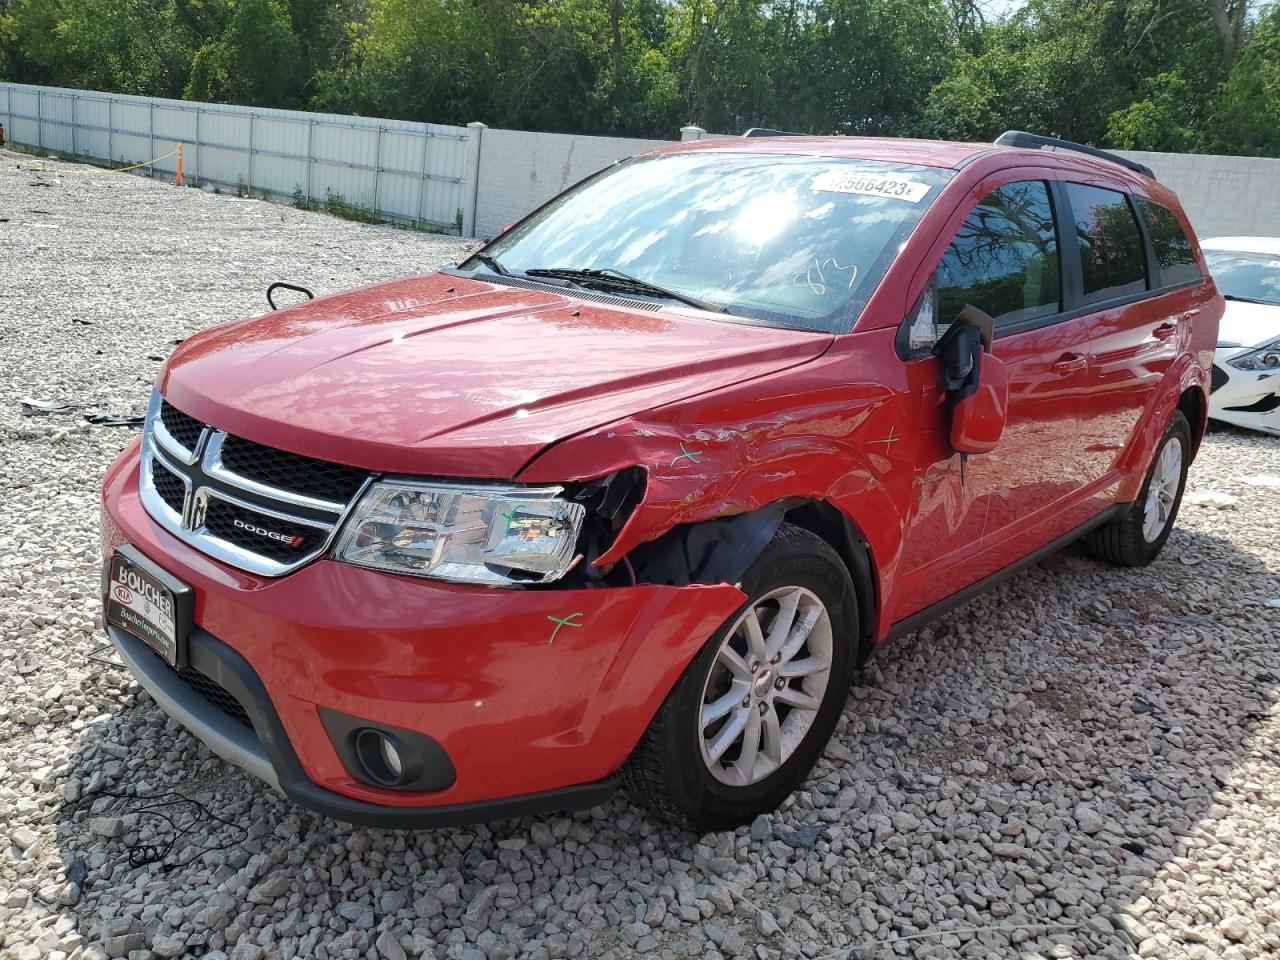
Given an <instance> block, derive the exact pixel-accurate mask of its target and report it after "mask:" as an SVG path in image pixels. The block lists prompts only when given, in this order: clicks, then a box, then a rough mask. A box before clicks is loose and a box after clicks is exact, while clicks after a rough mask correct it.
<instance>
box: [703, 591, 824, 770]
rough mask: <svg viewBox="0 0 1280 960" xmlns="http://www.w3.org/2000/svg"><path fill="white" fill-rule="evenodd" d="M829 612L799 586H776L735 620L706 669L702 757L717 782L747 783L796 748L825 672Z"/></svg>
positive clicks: (808, 723) (810, 722)
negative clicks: (708, 667)
mask: <svg viewBox="0 0 1280 960" xmlns="http://www.w3.org/2000/svg"><path fill="white" fill-rule="evenodd" d="M832 643H833V638H832V629H831V615H830V614H829V613H828V611H827V608H826V606H825V605H824V604H823V602H822V601H821V600H819V599H818V597H817V596H816V595H815V594H814V593H812V592H811V591H809V590H806V589H805V588H803V587H780V588H779V589H777V590H774V591H772V592H770V593H768V594H766V595H765V596H763V597H761V598H760V599H759V600H756V601H755V602H754V603H752V604H751V606H749V607H748V608H747V609H746V610H745V611H744V612H743V613H742V614H741V615H740V616H739V617H738V619H737V620H736V621H734V623H733V625H732V626H731V627H730V629H729V631H728V633H727V634H726V636H725V639H724V642H723V643H722V644H721V645H720V649H719V650H718V651H716V657H715V660H714V661H713V662H712V664H711V670H710V672H709V673H708V675H707V680H706V683H705V684H704V685H703V691H702V707H701V710H700V711H699V720H698V725H699V730H698V738H699V742H700V744H701V747H702V760H703V762H704V763H705V764H706V765H707V769H708V770H709V771H710V772H711V774H712V776H714V777H715V778H716V779H717V780H719V781H720V782H721V783H724V784H727V785H730V786H737V787H741V786H747V785H750V784H753V783H758V782H759V781H761V780H763V779H764V778H765V777H767V776H769V775H770V774H771V773H773V772H774V771H775V770H777V769H778V768H779V767H780V766H782V765H783V764H784V763H786V761H787V759H788V758H789V757H790V756H791V755H792V754H793V753H794V752H795V751H796V748H797V747H799V745H800V743H801V742H802V741H803V740H804V738H805V735H806V734H807V733H808V731H809V729H810V727H812V726H813V722H814V719H815V718H816V717H817V714H818V709H819V708H820V707H821V706H822V701H823V696H824V694H825V693H826V690H827V684H828V682H829V681H830V677H831V660H832Z"/></svg>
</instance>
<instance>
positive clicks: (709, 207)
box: [466, 152, 951, 333]
mask: <svg viewBox="0 0 1280 960" xmlns="http://www.w3.org/2000/svg"><path fill="white" fill-rule="evenodd" d="M950 177H951V172H950V171H945V170H937V169H933V168H929V167H919V166H913V165H909V164H890V163H882V162H873V161H868V160H834V159H828V158H820V157H807V156H790V155H787V156H784V155H776V154H775V155H767V154H740V153H715V152H691V153H675V154H660V155H657V156H649V157H638V158H635V159H633V160H629V161H627V162H625V163H622V164H619V165H618V166H616V167H613V168H611V169H609V170H607V171H605V172H604V173H602V174H600V175H599V176H596V177H594V178H593V179H591V180H590V181H588V182H587V183H585V184H583V185H582V186H580V187H578V188H577V189H575V190H573V191H571V192H570V193H568V194H566V195H564V196H563V197H560V198H559V199H557V200H555V201H554V202H552V203H551V204H550V205H549V206H548V207H547V208H546V209H544V210H542V211H540V212H539V213H537V214H536V215H535V216H533V217H532V218H530V219H529V220H528V221H527V222H525V223H523V224H521V225H520V226H518V227H517V228H515V229H514V230H513V231H511V232H510V233H509V234H507V235H506V236H504V237H501V238H500V239H498V240H496V241H495V242H494V243H492V244H491V245H490V246H489V247H487V248H486V249H485V251H484V254H485V256H483V257H473V258H472V259H471V260H470V261H468V263H467V264H466V266H467V267H468V268H469V269H475V270H477V271H486V272H491V273H496V272H503V271H505V272H509V273H511V274H514V275H520V274H523V273H524V272H525V271H533V272H534V274H537V273H538V272H539V271H543V270H546V271H552V270H554V271H556V273H555V274H553V276H556V277H557V279H558V280H559V281H560V282H564V281H566V280H568V281H570V282H575V283H580V284H582V285H584V286H592V287H593V288H595V289H602V290H603V289H609V288H610V287H612V288H613V289H615V290H617V291H619V292H625V295H626V296H636V295H639V296H644V297H653V298H656V299H659V300H665V301H667V302H679V300H680V299H684V300H685V302H686V303H688V302H689V298H693V299H695V300H697V301H706V302H707V306H708V307H709V308H711V309H715V308H717V307H723V308H725V309H726V311H727V312H728V313H731V314H734V315H736V316H737V317H745V318H750V319H754V320H758V321H761V322H764V323H767V324H771V325H775V326H786V327H794V328H797V329H802V330H814V331H823V332H827V333H845V332H847V331H848V330H849V328H850V327H851V326H852V325H853V322H854V321H855V320H856V319H857V317H858V313H859V312H860V311H861V309H862V307H863V306H865V305H866V302H867V300H868V299H869V298H870V296H871V294H872V293H873V292H874V290H875V288H876V285H877V284H878V283H879V282H880V280H881V278H882V277H883V276H884V273H885V271H886V270H887V269H888V267H889V265H890V264H891V263H892V261H893V258H894V257H895V256H896V255H897V253H898V251H899V250H900V249H901V246H902V243H903V241H905V240H906V238H907V235H908V234H909V233H910V232H911V230H912V228H913V227H914V226H915V225H916V223H917V222H919V220H920V217H921V216H922V215H923V214H924V211H925V210H926V209H927V208H928V206H929V204H930V203H931V202H932V201H933V199H934V198H935V197H936V196H937V194H938V192H939V190H940V189H941V187H942V185H943V184H945V183H946V182H947V180H949V179H950ZM482 261H483V262H482ZM495 261H496V262H495ZM581 270H592V271H604V272H607V273H608V274H611V275H610V276H604V275H601V274H592V275H589V276H584V275H581V274H577V273H576V271H581ZM562 271H573V272H574V273H572V274H570V275H566V273H564V272H562ZM618 274H621V275H624V276H626V277H628V278H630V279H631V280H632V281H636V280H638V281H641V283H640V284H636V283H631V284H630V285H625V286H624V285H623V284H624V282H623V280H621V279H620V278H619V277H618V276H617V275H618ZM645 285H649V286H656V287H658V288H662V289H660V290H658V289H649V288H648V287H646V286H645ZM664 293H665V294H667V295H665V296H664ZM671 295H679V297H675V296H671Z"/></svg>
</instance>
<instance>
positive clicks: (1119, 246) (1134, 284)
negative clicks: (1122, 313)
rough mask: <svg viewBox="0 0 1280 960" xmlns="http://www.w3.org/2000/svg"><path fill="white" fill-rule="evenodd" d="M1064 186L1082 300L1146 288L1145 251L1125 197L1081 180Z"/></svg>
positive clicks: (1108, 297)
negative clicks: (1076, 249)
mask: <svg viewBox="0 0 1280 960" xmlns="http://www.w3.org/2000/svg"><path fill="white" fill-rule="evenodd" d="M1066 188H1067V198H1068V199H1069V200H1070V202H1071V215H1072V218H1073V219H1074V221H1075V235H1076V243H1077V245H1078V246H1079V248H1080V266H1081V269H1082V271H1083V274H1084V302H1085V303H1098V302H1099V301H1102V300H1110V299H1112V298H1113V297H1123V296H1126V295H1128V294H1133V293H1141V292H1142V291H1144V290H1146V289H1147V267H1146V254H1145V253H1144V252H1143V249H1142V235H1141V234H1140V233H1139V232H1138V223H1137V221H1136V220H1134V218H1133V209H1132V208H1131V207H1130V206H1129V199H1128V197H1126V196H1125V195H1124V194H1123V193H1119V192H1117V191H1115V190H1104V189H1102V188H1101V187H1086V186H1085V185H1084V184H1080V183H1068V184H1066Z"/></svg>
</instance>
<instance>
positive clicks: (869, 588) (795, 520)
mask: <svg viewBox="0 0 1280 960" xmlns="http://www.w3.org/2000/svg"><path fill="white" fill-rule="evenodd" d="M783 519H784V520H785V521H786V522H787V523H791V524H794V525H795V526H797V527H802V528H803V529H805V530H808V531H809V532H810V533H813V534H815V535H816V536H819V537H821V538H822V539H823V540H825V541H826V542H827V543H829V544H830V545H831V547H832V548H833V549H834V550H835V551H836V553H838V554H840V559H841V560H843V561H844V565H845V567H846V568H847V569H848V571H849V578H850V579H851V580H852V581H853V591H854V596H855V598H856V599H857V602H858V651H857V662H858V664H859V665H861V664H862V663H864V662H865V661H866V659H867V658H868V657H869V656H870V655H871V651H872V648H873V647H874V646H875V634H876V622H877V610H878V601H879V589H878V584H877V580H876V566H875V560H874V558H873V557H872V555H871V545H870V544H869V543H868V542H867V538H866V536H864V535H863V533H862V530H861V529H859V527H858V525H857V524H856V523H854V522H853V521H852V520H851V519H850V518H849V517H848V516H847V515H846V514H845V513H843V512H842V511H841V510H840V509H839V508H838V507H835V506H832V505H831V504H830V503H827V502H826V501H825V500H806V501H803V502H800V503H797V504H794V505H790V506H788V507H787V509H786V512H785V513H784V514H783Z"/></svg>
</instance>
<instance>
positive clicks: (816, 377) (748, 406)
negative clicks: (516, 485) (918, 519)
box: [519, 330, 920, 635]
mask: <svg viewBox="0 0 1280 960" xmlns="http://www.w3.org/2000/svg"><path fill="white" fill-rule="evenodd" d="M916 417H918V400H917V398H915V397H914V396H913V395H912V394H911V393H910V391H909V389H908V385H907V380H906V376H905V373H904V370H903V365H902V364H901V362H900V361H898V360H897V358H896V356H894V354H893V331H892V330H880V331H872V332H870V333H866V334H860V335H849V336H844V337H841V338H839V339H838V340H837V342H836V345H835V346H833V348H832V350H831V351H829V352H828V353H827V354H826V355H825V356H824V357H822V358H821V359H819V360H816V361H814V362H812V363H810V364H807V365H805V366H804V367H801V368H797V369H794V370H791V371H785V372H783V373H780V374H774V375H771V376H767V377H761V378H759V379H756V380H752V381H749V382H746V383H741V384H737V385H735V386H733V387H730V388H726V389H723V390H717V391H714V392H711V393H708V394H704V395H702V396H700V397H696V398H694V399H692V400H688V401H684V402H681V403H676V404H671V405H668V406H665V407H661V408H658V409H655V410H652V411H649V412H647V413H645V414H641V415H636V416H633V417H630V418H627V419H625V420H622V421H618V422H616V423H613V424H610V425H608V426H605V427H602V428H599V429H597V430H592V431H589V432H587V433H584V434H581V435H579V436H577V437H574V438H572V439H571V440H567V441H565V442H563V443H560V444H558V445H556V446H555V447H553V448H551V449H550V450H548V451H547V452H546V453H544V454H543V455H541V456H540V457H538V458H537V459H536V460H535V461H534V462H533V463H532V464H530V466H529V467H528V468H527V469H526V470H525V471H524V472H523V473H522V474H521V476H520V478H519V479H520V480H521V481H523V482H530V483H543V482H563V481H566V480H588V479H593V478H595V477H599V476H603V475H606V474H609V473H612V472H614V471H616V470H620V469H623V468H625V467H630V466H634V465H640V466H642V467H644V468H645V470H646V471H647V475H648V481H647V484H646V488H645V494H644V497H643V499H642V501H641V503H640V504H639V506H638V507H637V508H636V509H635V511H634V512H633V513H632V515H631V517H630V518H629V520H628V521H627V523H626V524H625V526H624V527H623V529H622V530H621V531H620V532H619V534H618V536H617V538H616V539H615V541H614V543H613V544H612V546H611V548H610V549H609V550H608V551H607V552H606V553H605V554H604V555H602V556H601V557H600V558H599V560H598V561H597V564H598V565H600V566H608V565H610V564H612V563H614V562H616V561H618V560H619V559H621V558H622V557H623V556H625V555H626V554H627V553H628V552H629V551H630V550H632V549H634V548H635V547H636V546H638V545H639V544H641V543H644V542H647V541H650V540H654V539H656V538H658V537H660V536H661V535H662V534H664V533H666V532H667V531H668V530H670V529H672V528H673V527H675V526H677V525H679V524H689V523H697V522H699V521H705V520H711V519H715V518H718V517H727V516H734V515H737V514H741V513H746V512H749V511H752V510H756V509H758V508H760V507H762V506H765V505H767V504H770V503H774V502H777V501H780V500H784V499H787V498H801V499H804V500H809V501H823V502H826V503H829V504H832V505H834V506H835V507H837V508H838V509H839V510H840V511H841V512H842V513H843V514H844V515H845V516H846V517H847V518H849V519H850V520H851V521H852V522H853V523H854V524H855V526H856V527H857V528H858V529H859V530H860V531H861V533H862V534H863V536H864V537H865V538H866V541H867V545H868V549H869V550H870V552H871V558H872V565H873V568H874V569H875V570H876V571H877V574H878V577H877V579H878V581H879V583H878V584H876V587H877V596H879V597H882V598H883V595H884V592H885V590H886V589H887V584H889V583H891V582H892V573H893V570H894V567H895V564H896V562H897V558H898V554H899V552H900V550H901V545H902V530H903V523H904V518H905V515H906V505H907V504H908V503H909V501H910V497H911V490H912V477H913V474H914V462H915V457H916V448H917V446H918V443H919V438H920V431H919V429H918V425H917V424H916V422H915V420H916ZM879 606H880V607H881V608H883V601H882V602H881V604H880V605H879ZM879 633H880V631H877V635H879Z"/></svg>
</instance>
